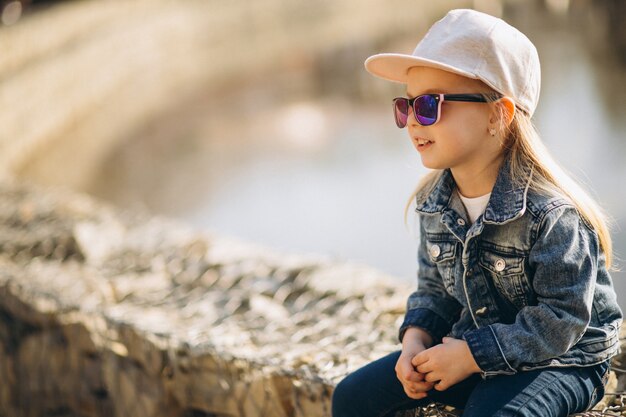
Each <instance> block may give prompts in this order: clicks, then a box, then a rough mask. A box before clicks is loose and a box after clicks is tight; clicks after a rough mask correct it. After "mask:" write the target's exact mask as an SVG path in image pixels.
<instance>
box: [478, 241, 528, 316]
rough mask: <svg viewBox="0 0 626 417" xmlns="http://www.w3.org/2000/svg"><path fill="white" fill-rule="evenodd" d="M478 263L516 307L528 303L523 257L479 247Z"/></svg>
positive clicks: (500, 291) (519, 307)
mask: <svg viewBox="0 0 626 417" xmlns="http://www.w3.org/2000/svg"><path fill="white" fill-rule="evenodd" d="M478 264H479V265H480V266H481V267H482V269H483V271H484V273H485V274H486V276H487V278H491V281H492V282H493V284H494V286H495V287H496V289H497V290H498V292H499V293H500V294H501V295H502V296H503V297H504V298H505V299H507V300H508V301H510V302H511V303H512V304H513V305H514V306H515V307H516V308H518V309H521V308H523V307H525V306H527V305H528V304H529V301H530V299H531V298H532V297H531V291H530V285H529V284H528V279H527V278H526V275H525V274H524V257H523V256H519V255H515V254H510V253H504V252H499V251H492V250H485V249H481V250H480V252H479V255H478Z"/></svg>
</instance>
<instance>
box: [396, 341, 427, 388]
mask: <svg viewBox="0 0 626 417" xmlns="http://www.w3.org/2000/svg"><path fill="white" fill-rule="evenodd" d="M416 353H417V352H407V351H405V350H402V353H401V354H400V357H399V358H398V362H396V376H397V377H398V380H400V382H401V383H402V386H403V387H404V392H405V393H406V395H407V396H408V397H409V398H413V399H414V400H419V399H422V398H424V397H426V391H430V390H431V389H433V385H434V383H432V382H426V381H424V376H425V375H424V374H423V373H419V372H417V371H416V370H415V367H414V366H413V365H412V364H411V359H413V358H414V357H415V355H416Z"/></svg>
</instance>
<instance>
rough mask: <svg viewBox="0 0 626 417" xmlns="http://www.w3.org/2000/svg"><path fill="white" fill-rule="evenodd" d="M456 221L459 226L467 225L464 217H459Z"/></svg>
mask: <svg viewBox="0 0 626 417" xmlns="http://www.w3.org/2000/svg"><path fill="white" fill-rule="evenodd" d="M456 222H457V224H458V225H459V226H465V220H463V219H458V220H457V221H456Z"/></svg>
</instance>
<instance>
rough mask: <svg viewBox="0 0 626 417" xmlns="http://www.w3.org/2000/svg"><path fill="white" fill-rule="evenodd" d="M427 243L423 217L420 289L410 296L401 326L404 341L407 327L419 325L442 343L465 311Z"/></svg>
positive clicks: (421, 225)
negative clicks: (431, 257) (442, 275)
mask: <svg viewBox="0 0 626 417" xmlns="http://www.w3.org/2000/svg"><path fill="white" fill-rule="evenodd" d="M426 246H427V245H426V233H425V231H424V226H423V222H422V221H420V231H419V244H418V249H417V259H418V269H417V291H415V292H413V293H412V294H411V295H410V296H409V298H408V300H407V304H406V309H407V311H406V315H405V316H404V321H403V323H402V325H401V326H400V332H399V339H400V342H402V338H403V336H404V332H405V331H406V329H408V328H409V327H419V328H421V329H423V330H425V331H427V332H428V333H429V334H430V335H431V336H432V338H433V341H434V343H439V342H440V341H441V339H442V338H443V337H444V336H445V335H447V334H448V333H449V332H450V329H451V328H452V325H453V324H454V323H455V322H456V321H457V320H458V318H459V314H460V312H461V305H460V304H459V302H458V301H457V300H456V299H454V298H453V297H452V296H451V295H449V294H448V292H447V291H446V289H445V287H444V284H443V280H442V278H441V275H440V274H439V271H438V270H437V265H436V264H435V263H434V262H433V261H432V260H431V259H430V256H429V254H428V248H427V247H426Z"/></svg>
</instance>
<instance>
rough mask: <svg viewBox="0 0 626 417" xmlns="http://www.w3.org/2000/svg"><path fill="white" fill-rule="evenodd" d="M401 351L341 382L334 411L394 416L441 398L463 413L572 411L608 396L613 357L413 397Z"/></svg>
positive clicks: (340, 415)
mask: <svg viewBox="0 0 626 417" xmlns="http://www.w3.org/2000/svg"><path fill="white" fill-rule="evenodd" d="M399 356H400V351H397V352H394V353H391V354H389V355H387V356H385V357H383V358H381V359H378V360H376V361H374V362H372V363H370V364H368V365H366V366H364V367H362V368H360V369H358V370H356V371H355V372H353V373H351V374H350V375H348V376H347V377H346V378H344V379H343V380H342V381H341V382H340V383H339V384H338V385H337V387H336V388H335V391H334V392H333V397H332V415H333V417H384V416H385V417H391V416H393V415H394V414H395V412H396V411H400V410H407V409H412V408H417V407H423V406H426V405H428V404H430V403H432V402H438V403H442V404H447V405H451V406H454V407H456V408H461V409H463V410H464V412H463V417H487V416H532V417H537V416H542V417H544V416H559V417H561V416H563V417H564V416H568V415H569V414H573V413H578V412H582V411H585V410H588V409H590V408H591V407H593V406H594V405H596V404H597V403H598V402H599V401H600V400H601V399H602V397H603V396H604V384H605V383H606V378H608V373H609V372H608V371H609V365H610V362H609V361H605V362H603V363H601V364H598V365H594V366H588V367H569V368H545V369H538V370H533V371H525V372H518V373H516V374H514V375H501V376H495V377H491V378H488V379H486V380H483V379H482V378H481V377H480V376H479V375H478V374H474V375H472V376H470V377H469V378H467V379H466V380H464V381H461V382H459V383H458V384H456V385H454V386H452V387H450V388H449V389H447V390H446V391H443V392H439V391H437V390H431V391H429V392H428V396H427V397H426V398H424V399H421V400H414V399H411V398H409V397H408V396H407V395H406V394H405V392H404V390H403V388H402V384H401V383H400V381H399V380H398V378H397V377H396V372H395V366H396V362H397V360H398V357H399Z"/></svg>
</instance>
